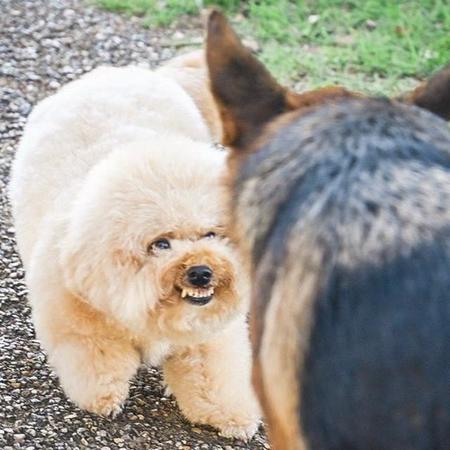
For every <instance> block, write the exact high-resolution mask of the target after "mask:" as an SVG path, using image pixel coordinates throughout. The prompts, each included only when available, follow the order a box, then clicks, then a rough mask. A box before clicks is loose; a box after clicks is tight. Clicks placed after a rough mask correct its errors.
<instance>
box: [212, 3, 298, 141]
mask: <svg viewBox="0 0 450 450" xmlns="http://www.w3.org/2000/svg"><path fill="white" fill-rule="evenodd" d="M207 30H208V34H207V40H206V59H207V63H208V69H209V76H210V83H211V90H212V92H213V95H214V98H215V100H216V102H217V104H218V107H219V111H220V115H221V119H222V125H223V143H224V144H225V145H231V146H234V147H243V146H245V145H246V144H247V143H249V142H250V141H251V140H252V138H254V137H255V136H256V134H257V131H258V130H259V129H260V128H261V127H262V126H263V125H264V124H266V123H267V122H269V121H270V120H271V119H272V118H274V117H275V116H277V115H278V114H281V113H283V112H285V111H288V110H289V109H290V108H289V106H288V104H287V101H286V98H285V93H286V90H285V89H284V88H283V87H282V86H280V85H279V84H278V83H277V82H276V81H275V80H274V79H273V78H272V76H271V75H270V73H269V72H268V71H267V69H266V68H265V67H264V66H263V65H262V64H261V63H260V62H259V61H258V60H257V59H256V58H255V57H254V56H253V55H252V54H251V52H250V51H249V50H248V49H247V48H245V47H244V46H243V45H242V44H241V42H240V40H239V38H238V37H237V35H236V33H235V32H234V31H233V29H232V28H231V26H230V25H229V24H228V22H227V20H226V19H225V17H224V16H223V14H222V13H220V12H219V11H216V10H213V11H212V12H211V13H210V15H209V18H208V23H207Z"/></svg>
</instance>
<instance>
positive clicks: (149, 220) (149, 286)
mask: <svg viewBox="0 0 450 450" xmlns="http://www.w3.org/2000/svg"><path fill="white" fill-rule="evenodd" d="M174 67H175V68H174ZM180 71H182V64H181V65H180V64H179V63H176V64H175V66H172V68H171V69H168V70H161V72H160V73H158V72H152V71H149V70H146V69H141V68H136V67H128V68H107V67H103V68H99V69H96V70H94V71H93V72H91V73H89V74H87V75H85V76H83V77H82V78H81V79H80V80H78V81H74V82H72V83H70V84H68V85H67V86H65V87H64V88H62V89H61V90H60V91H59V92H58V93H57V94H55V95H53V96H51V97H49V98H47V99H45V100H44V101H42V102H41V103H40V104H39V105H38V106H37V107H36V108H35V110H34V111H33V113H32V115H31V116H30V118H29V121H28V124H27V126H26V128H25V133H24V136H23V139H22V142H21V144H20V147H19V149H18V151H17V156H16V159H15V161H14V165H13V169H12V179H11V184H10V199H11V203H12V207H13V216H14V219H15V227H16V235H17V243H18V247H19V251H20V254H21V256H22V260H23V263H24V266H25V269H26V274H27V275H26V279H27V283H28V286H29V290H30V300H31V304H32V309H33V320H34V325H35V328H36V333H37V336H38V338H39V339H40V341H41V342H42V345H43V347H44V348H45V350H46V351H47V353H48V357H49V362H50V364H51V365H52V366H53V367H54V369H55V371H56V373H57V375H58V376H59V379H60V382H61V385H62V387H63V388H64V390H65V392H66V394H67V395H68V397H70V399H72V400H73V401H74V402H75V403H76V404H77V405H79V406H80V407H81V408H85V409H87V410H89V411H92V412H95V413H98V414H102V415H109V414H113V415H114V414H116V413H118V412H119V411H120V410H121V407H122V404H123V402H124V401H125V399H126V398H127V395H128V384H129V380H130V379H131V377H133V375H134V374H135V372H136V370H137V368H138V367H139V365H140V364H141V362H142V361H144V362H147V363H150V364H153V365H160V364H162V366H163V371H164V379H165V382H166V383H167V385H168V388H169V389H170V391H171V392H172V393H173V394H174V395H175V396H176V398H177V401H178V404H179V406H180V408H181V410H182V412H183V413H184V415H185V416H186V417H187V418H188V419H190V420H191V421H192V422H196V423H202V424H209V425H212V426H214V427H217V428H218V429H219V430H220V431H221V433H222V434H223V435H226V436H233V437H240V438H249V437H250V436H252V435H253V434H254V432H255V431H256V429H257V426H258V420H259V407H258V404H257V402H256V399H255V397H254V393H253V389H252V387H251V383H250V359H251V358H250V346H249V342H248V337H247V328H246V323H245V313H246V308H247V294H246V292H245V290H246V288H245V287H246V280H245V277H244V276H243V275H242V274H241V269H240V266H239V264H238V261H237V260H236V256H235V253H234V250H233V248H232V246H231V244H230V243H229V242H228V240H227V239H226V238H225V237H223V236H222V234H221V225H222V224H223V223H224V221H225V217H224V216H223V215H224V205H223V196H224V190H225V186H224V183H223V178H224V158H225V155H224V154H223V153H224V152H219V151H217V150H215V149H213V148H212V147H211V145H210V135H209V132H208V129H207V127H206V125H205V122H204V120H203V119H202V117H201V114H200V112H199V108H197V106H196V105H195V103H194V101H193V99H192V98H191V97H190V96H189V95H188V94H187V93H186V90H185V89H183V88H182V87H181V84H182V83H180V82H179V78H180V77H181V78H182V73H181V72H180ZM171 73H172V74H176V76H173V77H171V76H170V74H171ZM192 76H193V75H192V71H190V74H189V77H190V78H189V80H190V81H189V80H188V81H187V83H186V85H187V86H186V89H187V90H189V86H194V89H195V90H196V92H197V91H198V92H197V94H198V95H197V96H196V101H197V103H202V102H203V101H204V99H203V98H202V97H201V96H199V95H200V91H201V89H200V86H199V85H197V84H196V83H193V84H192V82H193V80H194V79H193V78H192ZM175 79H177V80H178V81H174V80H175ZM207 101H209V97H208V98H207ZM199 106H200V107H201V105H199ZM203 106H204V105H203ZM205 111H207V109H206V110H205V109H204V110H203V112H204V113H205ZM210 125H211V124H210ZM216 132H217V130H216V131H214V130H213V133H216Z"/></svg>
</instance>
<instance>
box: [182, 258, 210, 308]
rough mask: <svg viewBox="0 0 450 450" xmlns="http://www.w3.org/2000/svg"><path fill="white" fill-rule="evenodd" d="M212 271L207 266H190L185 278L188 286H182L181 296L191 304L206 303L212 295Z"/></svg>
mask: <svg viewBox="0 0 450 450" xmlns="http://www.w3.org/2000/svg"><path fill="white" fill-rule="evenodd" d="M212 278H213V271H212V269H211V268H210V267H208V266H192V267H190V268H189V269H188V270H187V271H186V280H187V281H188V283H189V284H190V287H188V288H183V289H182V292H181V297H182V298H184V299H185V300H187V301H188V302H189V303H192V304H193V305H200V306H201V305H206V304H207V303H209V302H210V301H211V299H212V297H213V295H214V287H213V286H211V281H212Z"/></svg>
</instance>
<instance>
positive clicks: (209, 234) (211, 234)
mask: <svg viewBox="0 0 450 450" xmlns="http://www.w3.org/2000/svg"><path fill="white" fill-rule="evenodd" d="M203 237H204V238H207V239H212V238H214V237H216V233H214V231H208V233H206V234H205V235H204V236H203Z"/></svg>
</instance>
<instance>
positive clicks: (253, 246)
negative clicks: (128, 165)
mask: <svg viewBox="0 0 450 450" xmlns="http://www.w3.org/2000/svg"><path fill="white" fill-rule="evenodd" d="M221 33H222V34H223V35H224V36H225V38H224V39H222V41H223V42H225V44H223V45H224V46H225V47H226V50H227V51H228V53H226V52H225V57H224V56H222V55H223V54H224V52H222V54H219V53H218V52H217V48H215V47H214V46H215V45H216V46H217V40H218V39H219V37H218V36H220V34H221ZM211 34H212V35H213V36H212V37H209V38H208V39H209V40H208V44H209V49H208V51H209V54H208V58H209V63H210V71H211V82H212V88H213V92H214V94H215V96H216V99H217V100H218V103H219V107H220V109H221V113H222V118H223V121H224V127H225V131H227V130H228V134H226V135H228V137H229V143H231V144H232V145H234V155H233V157H232V161H231V168H232V171H233V174H234V179H233V182H232V199H231V202H232V209H233V212H234V220H233V224H234V226H233V228H234V230H235V233H236V234H237V235H238V236H239V238H240V242H241V245H242V246H243V247H244V248H247V250H248V254H249V260H250V264H251V267H252V272H253V346H254V355H255V381H256V384H257V387H258V391H259V395H260V398H261V399H262V403H263V407H264V410H265V413H266V416H267V419H268V424H269V428H270V436H271V440H272V443H273V444H274V446H275V448H277V449H283V450H288V449H289V450H290V449H303V448H308V449H314V450H321V449H324V450H325V449H326V450H366V449H367V450H369V449H373V450H384V449H386V450H407V449H415V450H419V449H420V450H425V449H427V450H430V449H442V450H443V449H448V448H450V133H449V129H448V126H447V124H446V123H445V122H444V121H443V120H441V119H440V118H438V117H437V116H434V115H432V114H430V113H429V112H427V111H425V110H423V109H420V108H417V107H415V106H410V105H405V104H401V103H398V102H393V101H389V100H386V99H362V98H359V99H358V98H334V99H330V101H328V102H327V103H326V104H325V105H324V106H317V107H315V108H309V109H304V108H303V109H297V110H296V108H295V107H293V106H292V104H293V103H294V102H293V101H292V99H291V100H289V97H288V94H287V93H286V92H285V91H283V90H282V89H281V88H280V87H279V86H277V85H275V84H274V83H275V82H274V81H273V80H272V79H271V78H270V77H269V78H268V75H267V73H264V72H263V68H261V66H259V65H258V64H256V63H255V62H254V61H253V60H251V56H250V55H249V54H247V53H245V52H244V50H243V49H241V48H239V47H238V46H237V44H236V39H237V38H236V37H235V36H234V35H232V34H230V31H229V30H228V29H227V28H226V25H224V22H223V19H221V18H220V17H217V16H216V17H214V16H213V17H212V18H210V35H211ZM233 46H234V49H233V50H234V54H233V52H231V47H233ZM244 56H245V57H244ZM220 58H223V59H226V61H227V62H226V64H225V63H224V64H223V65H220V64H219V62H220ZM246 73H247V74H248V75H246ZM233 77H234V79H235V81H236V82H235V85H237V86H238V87H237V88H234V87H232V86H233V85H231V84H230V80H231V81H232V80H233ZM246 77H248V82H247V83H246V82H245V78H246ZM224 80H226V81H228V85H226V84H225V83H224ZM227 86H228V88H227ZM244 87H245V88H246V89H248V90H252V89H253V92H255V90H256V93H257V94H258V95H255V96H254V101H253V103H254V104H253V105H252V109H251V110H250V108H249V107H246V105H245V102H246V103H248V99H247V100H246V101H245V95H244V94H242V93H241V95H240V96H239V95H235V94H234V91H235V90H237V91H238V90H239V89H241V90H243V89H244ZM258 89H259V91H258ZM238 93H239V92H238ZM343 97H347V96H343ZM242 99H244V102H243V101H242ZM289 102H290V103H289ZM238 107H239V108H238ZM449 109H450V106H449ZM289 111H290V112H289Z"/></svg>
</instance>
